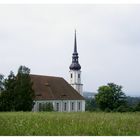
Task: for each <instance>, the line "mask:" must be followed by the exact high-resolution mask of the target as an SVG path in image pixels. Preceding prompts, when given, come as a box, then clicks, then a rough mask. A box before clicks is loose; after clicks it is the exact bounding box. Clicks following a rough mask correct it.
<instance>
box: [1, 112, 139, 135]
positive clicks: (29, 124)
mask: <svg viewBox="0 0 140 140" xmlns="http://www.w3.org/2000/svg"><path fill="white" fill-rule="evenodd" d="M139 116H140V113H139V112H136V113H116V112H115V113H104V112H92V113H91V112H76V113H62V112H61V113H59V112H10V113H8V112H7V113H0V135H2V136H6V135H7V136H9V135H11V136H13V135H14V136H16V135H17V136H27V135H28V136H33V135H34V136H140V125H139V124H140V117H139Z"/></svg>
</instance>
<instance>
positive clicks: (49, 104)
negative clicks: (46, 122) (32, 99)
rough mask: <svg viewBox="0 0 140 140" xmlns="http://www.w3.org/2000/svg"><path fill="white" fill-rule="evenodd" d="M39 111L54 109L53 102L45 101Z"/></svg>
mask: <svg viewBox="0 0 140 140" xmlns="http://www.w3.org/2000/svg"><path fill="white" fill-rule="evenodd" d="M39 111H49V112H50V111H53V104H52V103H50V102H48V103H43V104H41V106H40V107H39Z"/></svg>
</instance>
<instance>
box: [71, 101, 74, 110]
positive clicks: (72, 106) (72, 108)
mask: <svg viewBox="0 0 140 140" xmlns="http://www.w3.org/2000/svg"><path fill="white" fill-rule="evenodd" d="M71 110H74V103H73V102H72V103H71Z"/></svg>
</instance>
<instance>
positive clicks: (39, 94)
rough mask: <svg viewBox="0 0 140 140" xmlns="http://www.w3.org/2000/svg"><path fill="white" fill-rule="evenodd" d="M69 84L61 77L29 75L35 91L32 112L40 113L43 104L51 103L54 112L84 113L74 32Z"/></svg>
mask: <svg viewBox="0 0 140 140" xmlns="http://www.w3.org/2000/svg"><path fill="white" fill-rule="evenodd" d="M69 69H70V71H69V74H70V83H68V82H67V81H66V80H64V79H63V78H61V77H54V76H44V75H32V74H31V75H30V77H31V80H32V82H33V90H34V91H35V101H34V102H35V104H34V107H33V109H32V110H33V111H40V110H41V107H42V106H43V104H45V103H52V105H53V109H54V111H58V112H78V111H81V112H83V111H85V99H84V97H83V84H82V83H81V66H80V64H79V61H78V52H77V42H76V32H75V39H74V52H73V54H72V63H71V65H70V67H69Z"/></svg>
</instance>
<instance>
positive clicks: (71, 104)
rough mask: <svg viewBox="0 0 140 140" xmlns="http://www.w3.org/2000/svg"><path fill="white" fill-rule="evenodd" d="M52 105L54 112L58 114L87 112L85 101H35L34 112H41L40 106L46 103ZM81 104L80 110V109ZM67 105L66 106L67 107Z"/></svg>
mask: <svg viewBox="0 0 140 140" xmlns="http://www.w3.org/2000/svg"><path fill="white" fill-rule="evenodd" d="M49 102H50V103H52V104H53V108H54V111H58V112H80V111H85V101H84V100H40V101H39V100H38V101H35V105H34V107H33V109H32V111H35V112H37V111H39V105H41V104H45V103H49ZM79 103H80V108H79ZM65 105H66V106H65Z"/></svg>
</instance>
